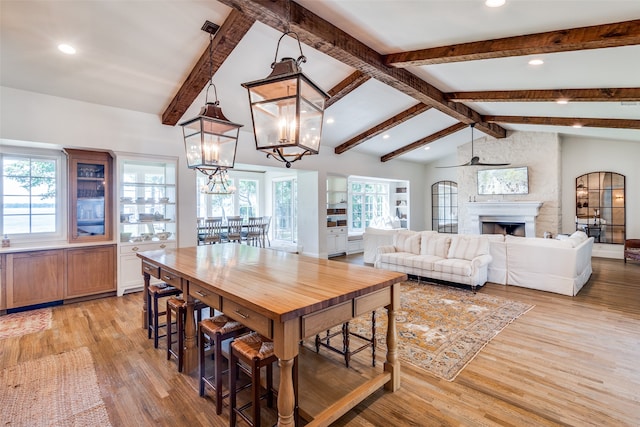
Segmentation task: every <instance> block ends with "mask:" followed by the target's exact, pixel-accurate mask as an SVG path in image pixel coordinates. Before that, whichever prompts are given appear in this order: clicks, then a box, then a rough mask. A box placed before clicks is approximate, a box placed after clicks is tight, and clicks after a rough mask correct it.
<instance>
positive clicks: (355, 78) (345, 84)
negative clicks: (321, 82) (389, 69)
mask: <svg viewBox="0 0 640 427" xmlns="http://www.w3.org/2000/svg"><path fill="white" fill-rule="evenodd" d="M370 78H371V77H369V76H366V75H364V74H363V73H362V72H360V71H357V70H356V71H354V72H353V74H351V75H350V76H349V77H347V78H346V79H344V80H343V81H341V82H340V83H338V84H337V85H335V86H334V87H332V88H331V89H330V90H329V92H327V93H328V94H329V96H330V97H331V98H329V99H328V100H327V102H325V103H324V108H325V109H326V108H329V107H331V106H332V105H333V104H335V103H336V102H338V101H340V100H341V99H342V98H344V97H345V96H347V95H348V94H350V93H351V92H353V91H354V90H356V89H357V88H359V87H360V85H362V84H363V83H364V82H366V81H367V80H369V79H370Z"/></svg>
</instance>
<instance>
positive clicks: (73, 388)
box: [0, 347, 111, 427]
mask: <svg viewBox="0 0 640 427" xmlns="http://www.w3.org/2000/svg"><path fill="white" fill-rule="evenodd" d="M0 408H2V413H1V414H0V425H3V426H5V425H7V426H9V425H10V426H30V427H35V426H75V427H82V426H87V427H88V426H92V427H93V426H101V427H102V426H110V425H111V423H110V422H109V415H108V414H107V409H106V407H105V404H104V402H103V401H102V397H101V396H100V389H99V388H98V381H97V377H96V371H95V369H94V367H93V359H92V357H91V353H90V352H89V349H88V348H86V347H81V348H79V349H76V350H72V351H68V352H65V353H60V354H56V355H53V356H47V357H43V358H41V359H37V360H33V361H30V362H25V363H21V364H19V365H16V366H12V367H10V368H6V369H3V370H2V371H0Z"/></svg>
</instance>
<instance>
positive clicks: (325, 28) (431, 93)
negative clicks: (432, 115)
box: [218, 0, 507, 138]
mask: <svg viewBox="0 0 640 427" xmlns="http://www.w3.org/2000/svg"><path fill="white" fill-rule="evenodd" d="M218 1H219V2H220V3H223V4H225V5H227V6H229V7H232V8H234V9H237V10H240V11H241V12H242V13H245V14H247V15H249V16H250V17H251V18H252V19H255V20H257V21H260V22H262V23H263V24H265V25H268V26H270V27H272V28H275V29H277V30H279V31H282V30H283V29H284V28H289V29H290V30H292V31H295V32H296V33H297V34H298V36H299V37H300V41H301V42H303V43H305V44H306V45H308V46H310V47H312V48H313V49H316V50H318V51H320V52H323V53H325V54H327V55H329V56H331V57H332V58H334V59H337V60H338V61H340V62H342V63H344V64H347V65H349V66H351V67H353V68H355V69H356V70H359V71H361V72H362V73H364V74H365V75H367V76H369V77H371V78H374V79H376V80H379V81H381V82H382V83H385V84H387V85H389V86H391V87H393V88H395V89H396V90H398V91H400V92H402V93H405V94H407V95H409V96H411V97H412V98H414V99H416V100H417V101H419V102H422V103H424V104H427V105H431V106H432V107H433V108H435V109H437V110H439V111H441V112H443V113H444V114H447V115H448V116H451V117H453V118H455V119H456V120H458V121H461V122H463V123H466V124H471V123H477V125H476V127H477V128H478V130H480V131H482V132H483V133H485V134H487V135H490V136H493V137H495V138H505V137H506V136H507V132H506V130H505V129H504V128H502V127H500V126H498V125H496V124H495V123H486V122H482V117H481V115H480V114H479V113H478V112H476V111H474V110H472V109H471V108H469V107H467V106H466V105H464V104H461V103H455V102H450V101H447V99H446V98H445V96H444V94H443V93H442V92H441V91H440V90H439V89H437V88H436V87H435V86H433V85H431V84H429V83H427V82H425V81H424V80H422V79H420V78H418V77H417V76H415V75H414V74H412V73H410V72H408V71H406V70H402V69H396V68H389V67H387V66H386V65H385V64H384V63H383V60H382V55H380V54H379V53H378V52H376V51H375V50H373V49H371V48H370V47H369V46H367V45H365V44H364V43H362V42H360V41H359V40H357V39H355V38H354V37H352V36H350V35H349V34H347V33H346V32H344V31H343V30H341V29H340V28H337V27H336V26H334V25H332V24H331V23H329V22H328V21H326V20H324V19H322V18H320V17H319V16H317V15H315V14H314V13H313V12H311V11H309V10H307V9H305V8H304V7H302V6H300V5H299V4H297V3H295V2H293V1H287V0H272V1H265V0H218Z"/></svg>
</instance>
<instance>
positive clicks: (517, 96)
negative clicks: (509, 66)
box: [445, 87, 640, 102]
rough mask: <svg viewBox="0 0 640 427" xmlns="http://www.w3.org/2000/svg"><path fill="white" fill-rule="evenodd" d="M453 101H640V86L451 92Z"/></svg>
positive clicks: (448, 94) (446, 94)
mask: <svg viewBox="0 0 640 427" xmlns="http://www.w3.org/2000/svg"><path fill="white" fill-rule="evenodd" d="M445 96H446V97H447V99H449V100H450V101H453V102H545V101H553V102H555V101H557V100H559V99H564V100H567V101H573V102H618V101H619V102H622V101H630V102H631V101H640V88H637V87H634V88H606V89H545V90H496V91H477V92H449V93H445Z"/></svg>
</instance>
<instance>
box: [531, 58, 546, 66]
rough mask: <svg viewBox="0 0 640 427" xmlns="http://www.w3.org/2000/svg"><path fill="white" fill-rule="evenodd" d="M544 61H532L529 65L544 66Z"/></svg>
mask: <svg viewBox="0 0 640 427" xmlns="http://www.w3.org/2000/svg"><path fill="white" fill-rule="evenodd" d="M542 64H544V61H543V60H542V59H532V60H531V61H529V65H542Z"/></svg>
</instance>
